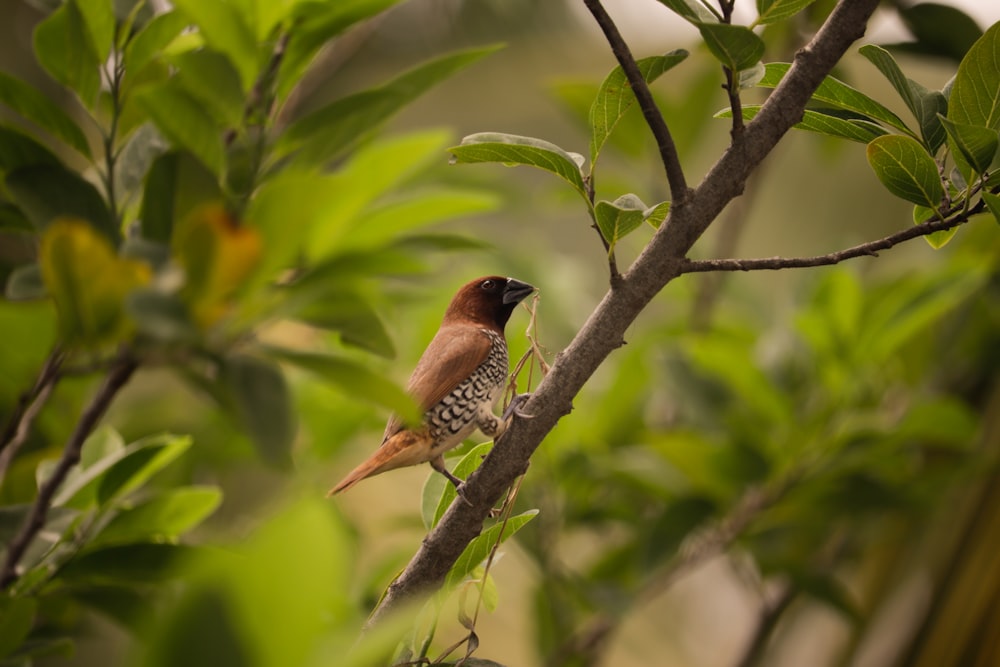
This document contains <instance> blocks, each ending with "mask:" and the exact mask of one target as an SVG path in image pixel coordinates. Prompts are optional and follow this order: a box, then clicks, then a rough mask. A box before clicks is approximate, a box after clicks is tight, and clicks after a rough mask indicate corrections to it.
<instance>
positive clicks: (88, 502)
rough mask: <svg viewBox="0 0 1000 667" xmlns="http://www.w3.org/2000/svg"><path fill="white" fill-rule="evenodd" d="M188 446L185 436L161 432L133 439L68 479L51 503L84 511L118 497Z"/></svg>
mask: <svg viewBox="0 0 1000 667" xmlns="http://www.w3.org/2000/svg"><path fill="white" fill-rule="evenodd" d="M92 437H94V436H92ZM88 441H89V439H88ZM191 444H192V440H191V438H190V437H188V436H179V435H172V434H169V433H163V434H160V435H154V436H150V437H147V438H143V439H141V440H136V441H135V442H133V443H130V444H128V445H126V446H125V447H124V448H122V449H112V450H110V451H109V452H108V453H107V455H106V456H104V457H103V458H101V459H99V460H97V461H95V462H93V463H91V464H90V465H89V466H88V467H87V468H84V469H83V470H82V471H81V472H80V473H78V474H74V475H72V476H71V477H70V478H69V479H67V481H66V482H65V483H64V484H63V486H62V487H61V488H60V489H59V493H58V494H57V495H56V498H55V501H53V504H54V505H56V506H58V507H69V508H73V509H80V510H85V509H89V508H90V507H93V506H95V505H97V504H102V503H107V502H108V501H110V500H114V499H116V498H118V497H121V496H122V495H124V494H126V493H129V492H131V491H133V490H135V489H136V488H138V487H139V486H141V485H143V484H145V483H146V482H147V481H148V480H149V479H150V478H151V477H152V476H153V475H154V474H156V473H157V472H159V471H160V470H162V469H163V468H164V467H166V466H167V465H168V464H169V463H171V462H173V461H175V460H176V459H177V458H178V457H179V456H180V455H181V454H183V453H184V452H186V451H187V450H188V449H189V448H190V447H191ZM109 479H110V481H109Z"/></svg>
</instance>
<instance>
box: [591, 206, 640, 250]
mask: <svg viewBox="0 0 1000 667" xmlns="http://www.w3.org/2000/svg"><path fill="white" fill-rule="evenodd" d="M647 208H648V207H647V206H646V205H645V204H644V203H642V200H641V199H639V198H638V197H637V196H636V195H634V194H627V195H622V196H621V197H619V198H618V199H616V200H614V201H613V202H609V201H605V200H602V201H599V202H597V204H596V205H595V206H594V217H595V219H596V220H597V227H598V228H599V229H600V230H601V236H603V237H604V240H605V241H607V243H608V252H609V253H611V252H613V251H614V249H615V245H616V244H617V243H618V241H619V240H621V239H622V238H624V237H625V235H626V234H629V233H630V232H633V231H635V229H637V228H638V227H639V225H641V224H642V222H643V220H644V219H645V215H644V212H645V211H646V210H647Z"/></svg>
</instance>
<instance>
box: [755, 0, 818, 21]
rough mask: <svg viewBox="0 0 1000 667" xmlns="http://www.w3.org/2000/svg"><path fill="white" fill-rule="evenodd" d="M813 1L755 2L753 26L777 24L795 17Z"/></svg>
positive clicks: (773, 0)
mask: <svg viewBox="0 0 1000 667" xmlns="http://www.w3.org/2000/svg"><path fill="white" fill-rule="evenodd" d="M813 2H815V0H757V20H756V21H754V25H767V24H769V23H777V22H778V21H783V20H785V19H787V18H791V17H792V16H795V15H796V14H798V13H799V12H801V11H802V10H803V9H805V8H806V7H808V6H809V5H811V4H812V3H813Z"/></svg>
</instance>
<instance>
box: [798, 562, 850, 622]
mask: <svg viewBox="0 0 1000 667" xmlns="http://www.w3.org/2000/svg"><path fill="white" fill-rule="evenodd" d="M792 580H793V581H794V582H795V585H796V586H797V587H798V588H800V589H801V590H802V591H803V592H804V593H805V594H806V595H808V596H809V597H811V598H813V599H814V600H816V601H818V602H822V603H823V604H825V605H827V606H829V607H830V608H832V609H833V610H835V611H838V612H840V613H841V614H843V615H844V617H846V618H847V619H848V620H850V621H853V622H855V623H860V622H861V621H862V620H863V617H862V615H861V612H860V610H859V609H858V606H857V604H856V603H855V602H854V600H852V599H851V594H850V591H848V590H847V588H846V587H845V586H844V585H843V584H841V583H840V582H839V581H837V579H836V578H834V577H833V575H827V574H815V573H804V572H797V573H796V572H793V573H792Z"/></svg>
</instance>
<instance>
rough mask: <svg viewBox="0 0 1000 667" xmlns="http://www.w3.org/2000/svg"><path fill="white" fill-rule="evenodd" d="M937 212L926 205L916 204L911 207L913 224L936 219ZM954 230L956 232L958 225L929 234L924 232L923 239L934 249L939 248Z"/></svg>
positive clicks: (944, 244) (946, 242)
mask: <svg viewBox="0 0 1000 667" xmlns="http://www.w3.org/2000/svg"><path fill="white" fill-rule="evenodd" d="M937 219H938V214H937V213H936V212H935V211H934V210H932V209H930V208H927V207H926V206H921V205H920V204H917V205H916V206H914V207H913V224H915V225H917V226H920V225H922V224H924V223H925V222H930V221H931V220H937ZM956 232H958V227H952V228H951V229H943V230H941V231H939V232H932V233H931V234H926V235H925V236H924V241H926V242H927V245H929V246H930V247H932V248H934V249H935V250H940V249H941V248H943V247H945V246H946V245H947V244H948V241H950V240H951V237H953V236H954V235H955V234H956Z"/></svg>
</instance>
